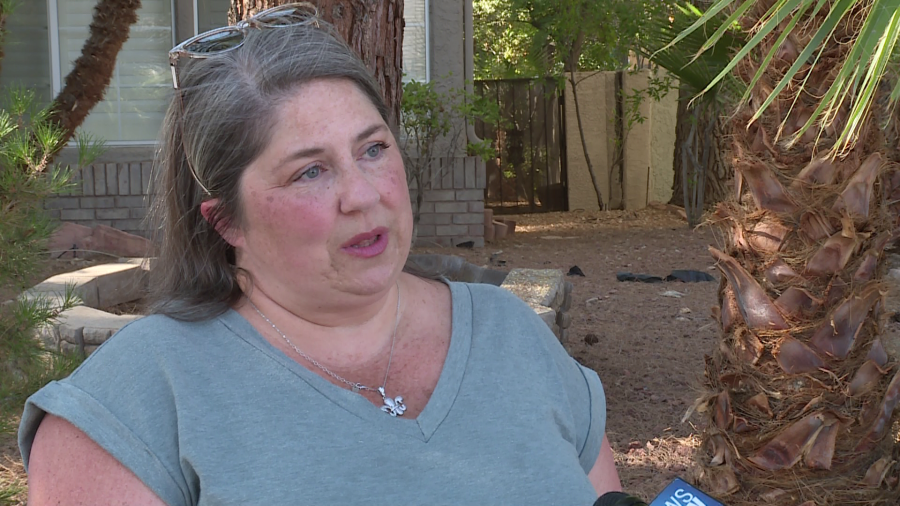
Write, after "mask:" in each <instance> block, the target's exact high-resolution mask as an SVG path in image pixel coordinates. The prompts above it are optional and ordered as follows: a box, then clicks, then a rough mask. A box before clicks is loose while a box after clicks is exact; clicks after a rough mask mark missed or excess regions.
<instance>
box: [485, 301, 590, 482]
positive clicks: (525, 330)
mask: <svg viewBox="0 0 900 506" xmlns="http://www.w3.org/2000/svg"><path fill="white" fill-rule="evenodd" d="M473 289H475V290H479V291H485V293H483V294H481V297H483V298H482V299H481V300H484V301H485V302H486V305H493V304H497V306H496V308H491V309H490V310H489V311H487V312H488V313H491V312H499V313H502V314H507V315H509V316H510V317H509V318H507V319H505V320H504V322H503V325H504V326H506V327H507V332H508V333H510V334H512V335H520V336H522V335H526V334H527V335H529V336H531V339H529V340H528V341H527V342H528V343H529V345H528V346H530V347H533V348H534V349H535V350H539V351H538V352H537V353H538V354H539V355H540V356H539V357H536V358H535V360H538V361H540V362H547V361H548V359H549V364H546V367H547V369H543V368H542V369H541V370H542V371H546V372H547V373H548V374H549V376H550V377H542V378H541V381H547V382H549V385H548V388H552V389H553V390H552V391H551V392H550V394H551V395H552V397H553V398H556V399H559V401H560V402H561V403H562V406H563V407H564V410H565V412H566V413H567V414H568V416H566V417H565V418H566V422H565V423H564V424H563V426H561V427H560V428H561V430H563V432H564V434H565V435H566V438H567V439H569V440H570V441H572V442H573V444H574V446H575V449H576V451H577V452H578V460H579V463H580V464H581V467H582V468H583V469H584V471H585V473H588V472H590V470H591V469H592V468H593V467H594V463H595V462H596V461H597V456H598V455H600V446H601V444H602V443H603V435H604V434H605V432H606V396H605V394H604V391H603V385H602V384H601V382H600V378H599V376H597V373H596V372H594V371H593V370H591V369H588V368H586V367H584V366H582V365H581V364H579V363H578V362H577V361H576V360H575V359H574V358H572V356H571V355H569V352H568V351H566V349H565V348H564V347H563V345H562V343H560V341H559V339H558V338H557V337H556V335H555V334H554V333H553V331H551V330H550V328H549V327H548V326H547V324H546V323H545V322H544V321H543V320H542V319H541V318H540V317H539V316H538V315H537V314H536V313H535V312H534V310H533V309H532V308H531V307H529V306H528V305H527V304H525V303H524V302H523V301H522V300H521V299H519V298H518V297H516V296H515V295H513V294H512V293H510V292H508V291H506V290H503V289H499V288H496V287H481V286H478V287H477V288H474V287H473ZM507 349H508V348H507Z"/></svg>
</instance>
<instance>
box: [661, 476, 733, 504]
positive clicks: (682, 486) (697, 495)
mask: <svg viewBox="0 0 900 506" xmlns="http://www.w3.org/2000/svg"><path fill="white" fill-rule="evenodd" d="M650 506H725V505H724V504H722V503H720V502H719V501H717V500H715V499H713V498H712V497H710V496H708V495H706V494H704V493H703V492H701V491H699V490H697V489H696V488H694V487H693V486H691V485H689V484H688V483H687V482H686V481H684V480H682V479H681V478H675V480H674V481H673V482H672V483H669V486H668V487H666V488H665V489H664V490H663V491H662V492H660V494H659V495H658V496H656V499H654V500H653V502H651V503H650Z"/></svg>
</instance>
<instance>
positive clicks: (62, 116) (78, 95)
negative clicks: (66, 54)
mask: <svg viewBox="0 0 900 506" xmlns="http://www.w3.org/2000/svg"><path fill="white" fill-rule="evenodd" d="M140 7H141V1H140V0H100V2H99V3H97V5H96V6H95V7H94V18H93V20H92V21H91V26H90V35H89V36H88V39H87V40H86V41H85V43H84V46H83V47H82V49H81V56H79V57H78V59H77V60H75V65H74V66H73V67H72V71H71V72H69V75H67V76H66V82H65V86H64V87H63V89H62V90H61V91H60V92H59V95H57V97H56V100H55V101H54V106H53V109H52V110H51V112H50V118H51V119H52V120H54V121H55V122H56V123H58V124H59V126H60V127H61V128H62V129H63V135H64V139H65V140H64V141H63V142H61V143H60V144H59V146H60V148H62V147H63V146H65V143H66V140H68V139H70V138H71V137H72V135H74V133H75V129H76V128H78V127H79V126H81V124H82V123H83V122H84V120H85V118H87V115H88V113H90V112H91V109H93V108H94V106H95V105H97V103H98V102H100V101H101V100H103V95H104V93H106V87H107V86H109V82H110V80H111V79H112V75H113V70H114V69H115V67H116V56H118V54H119V50H120V49H122V45H123V44H125V41H126V40H128V36H129V32H130V30H131V25H133V24H134V23H135V22H137V18H138V16H137V10H138V9H139V8H140ZM53 155H55V153H49V157H50V158H52V157H53Z"/></svg>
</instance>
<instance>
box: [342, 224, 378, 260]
mask: <svg viewBox="0 0 900 506" xmlns="http://www.w3.org/2000/svg"><path fill="white" fill-rule="evenodd" d="M387 245H388V231H387V229H386V228H384V227H379V228H376V229H375V230H372V231H371V232H366V233H364V234H359V235H357V236H355V237H353V238H352V239H350V240H349V241H347V242H346V243H344V246H342V247H341V249H342V250H343V251H345V252H346V253H348V254H350V255H353V256H355V257H359V258H372V257H376V256H378V255H380V254H382V253H384V250H385V249H387Z"/></svg>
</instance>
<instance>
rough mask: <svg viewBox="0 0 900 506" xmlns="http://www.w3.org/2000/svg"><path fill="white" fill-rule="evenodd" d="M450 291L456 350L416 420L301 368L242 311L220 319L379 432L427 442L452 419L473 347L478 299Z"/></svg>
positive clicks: (460, 289) (457, 288) (456, 286)
mask: <svg viewBox="0 0 900 506" xmlns="http://www.w3.org/2000/svg"><path fill="white" fill-rule="evenodd" d="M447 286H449V288H450V298H451V307H452V320H451V333H450V347H449V349H448V350H447V357H446V358H445V359H444V366H443V368H442V369H441V375H440V376H439V377H438V382H437V385H436V386H435V389H434V392H432V394H431V397H430V398H429V399H428V403H427V404H426V405H425V409H423V410H422V412H421V413H419V416H418V417H416V418H415V419H407V418H402V417H392V416H390V415H388V414H386V413H384V412H383V411H381V409H380V408H379V407H378V406H375V405H374V404H372V403H371V402H369V401H368V400H367V399H366V398H365V397H363V396H361V395H359V394H355V393H353V392H351V391H350V390H347V389H344V388H341V387H339V386H337V385H335V384H333V383H331V382H329V381H327V380H326V379H325V378H323V377H321V376H319V375H318V374H316V373H314V372H312V371H310V370H309V369H307V368H306V367H304V366H302V365H300V364H298V363H297V362H296V361H295V360H293V359H291V358H290V357H288V356H287V355H285V354H284V353H283V352H282V351H281V350H279V349H278V348H276V347H274V346H273V345H272V344H271V343H269V341H267V340H266V339H265V338H264V337H263V336H262V335H261V334H260V333H259V332H258V331H257V330H256V328H255V327H253V325H251V324H250V322H248V321H247V320H246V319H245V318H244V317H243V316H241V314H240V313H238V312H237V311H235V310H233V309H230V310H228V311H227V312H226V313H225V314H223V315H221V316H219V320H220V321H221V322H222V323H223V324H224V325H225V326H226V327H227V328H228V329H229V330H231V331H232V332H233V333H234V334H235V335H236V336H237V337H239V338H241V339H243V340H244V341H246V342H247V343H248V344H250V345H251V346H253V347H255V348H257V349H258V350H259V351H261V352H263V353H265V354H266V355H267V356H269V357H270V358H271V359H272V360H274V361H276V362H278V363H279V364H281V365H282V366H284V367H285V368H287V369H288V370H290V371H292V372H293V373H294V374H296V375H297V376H298V377H299V378H300V379H302V380H303V381H304V382H306V383H307V384H308V385H309V386H310V387H312V388H313V389H315V390H316V391H317V392H319V394H321V395H322V396H323V397H324V398H326V399H327V400H328V401H330V402H333V403H335V404H337V405H339V406H341V407H342V408H344V409H346V410H347V411H348V412H350V413H353V414H354V415H356V416H358V417H359V418H361V419H363V420H366V421H368V422H370V423H372V424H373V425H374V426H375V427H376V428H377V429H378V430H381V431H398V432H401V433H404V434H407V435H409V436H410V437H414V438H416V439H420V440H422V441H425V442H427V441H428V440H429V439H430V438H431V436H432V435H434V433H435V431H437V429H438V427H439V426H440V424H441V422H443V421H444V419H445V418H447V415H448V414H449V413H450V408H451V407H452V406H453V403H454V402H455V401H456V397H457V396H458V395H459V389H460V387H461V386H462V380H463V375H464V373H465V370H466V365H467V363H468V360H469V352H470V350H471V348H472V324H473V322H472V295H471V293H470V292H469V289H468V287H467V286H466V285H465V284H462V283H454V282H448V283H447Z"/></svg>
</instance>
